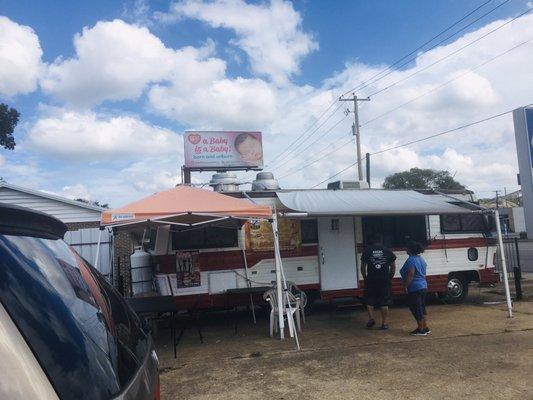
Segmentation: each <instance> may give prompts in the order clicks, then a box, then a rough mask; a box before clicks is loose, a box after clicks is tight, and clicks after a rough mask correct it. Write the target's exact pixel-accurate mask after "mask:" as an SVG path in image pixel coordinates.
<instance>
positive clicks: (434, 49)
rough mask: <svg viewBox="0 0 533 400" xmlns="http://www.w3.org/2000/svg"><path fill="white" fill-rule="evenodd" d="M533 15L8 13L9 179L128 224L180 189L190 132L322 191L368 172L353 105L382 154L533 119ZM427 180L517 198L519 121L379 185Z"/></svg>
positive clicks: (335, 6) (48, 7)
mask: <svg viewBox="0 0 533 400" xmlns="http://www.w3.org/2000/svg"><path fill="white" fill-rule="evenodd" d="M531 7H533V4H532V3H531V2H528V1H525V0H524V1H522V0H492V1H486V0H475V1H474V0H447V1H436V0H435V1H424V0H409V1H402V2H398V1H394V0H381V1H376V2H367V1H362V0H358V1H355V0H354V1H351V0H350V1H348V0H339V1H334V2H333V1H331V2H325V1H304V0H301V1H293V2H291V1H283V0H272V1H266V0H265V1H244V0H215V1H201V0H199V1H195V0H182V1H170V2H169V1H163V0H157V1H152V2H148V1H140V0H137V1H118V0H117V1H108V0H99V1H97V0H95V1H91V2H84V1H83V2H82V1H79V2H76V1H72V2H63V1H59V0H56V1H36V0H19V1H16V2H14V1H6V0H0V13H1V14H2V15H0V102H4V103H7V104H9V105H11V106H13V107H16V108H17V109H18V110H19V111H20V112H21V114H22V117H21V120H20V123H19V125H18V127H17V129H16V132H15V135H16V140H17V147H16V150H15V151H8V150H3V149H2V150H0V176H1V177H3V179H5V180H6V181H8V182H11V183H15V184H19V185H24V186H28V187H32V188H36V189H42V190H46V191H50V192H54V193H58V194H62V195H65V196H69V197H84V198H89V199H92V200H98V201H100V202H108V203H110V204H111V205H112V206H119V205H121V204H123V203H124V202H127V201H130V200H133V199H136V198H139V197H141V196H144V195H147V194H150V193H153V192H154V191H157V190H161V189H165V188H169V187H172V186H173V185H175V184H176V183H178V182H179V180H180V173H179V168H180V166H181V165H182V163H183V140H182V135H183V132H184V131H185V130H187V129H202V130H218V129H227V130H254V131H255V130H258V131H262V132H263V140H264V148H265V161H266V164H268V168H267V169H268V170H271V171H273V172H274V173H275V175H276V176H277V177H278V178H280V184H281V186H282V187H284V188H293V187H298V188H310V187H313V186H315V185H317V184H319V183H321V182H322V181H324V180H326V179H327V178H328V177H329V176H332V175H334V174H335V173H337V172H338V171H341V170H343V169H345V168H346V167H347V166H349V165H350V164H352V163H353V162H354V161H355V152H354V145H353V142H352V141H351V136H350V129H351V128H350V126H351V122H352V118H353V115H351V114H347V113H345V110H346V108H347V107H348V106H349V103H340V102H336V101H335V100H336V99H337V98H338V97H339V95H341V94H342V93H344V92H347V91H350V90H351V89H353V88H358V90H357V94H358V95H359V96H361V97H366V96H369V95H370V97H371V101H370V102H365V103H363V104H361V108H360V119H361V123H362V125H363V127H362V147H363V152H370V153H373V152H378V151H380V150H383V149H387V148H390V147H394V146H396V145H399V144H402V143H405V142H409V141H411V140H416V139H418V138H423V137H425V136H429V135H432V134H436V133H439V132H443V131H446V130H449V129H452V128H455V127H458V126H461V125H464V124H468V123H471V122H474V121H477V120H480V119H483V118H485V117H489V116H492V115H495V114H498V113H501V112H504V111H508V110H511V109H513V108H516V107H519V106H523V105H526V104H530V103H532V102H533V91H532V90H531V88H533V12H531V13H527V14H525V15H523V16H521V17H519V18H517V19H515V20H512V19H513V18H515V17H517V16H518V15H520V14H521V13H524V12H526V11H527V10H528V9H529V8H531ZM469 14H470V15H469ZM465 16H466V17H465ZM452 25H453V26H452ZM450 26H452V27H451V28H450V29H448V30H447V31H446V32H445V33H443V34H442V35H440V36H438V37H437V38H436V39H435V40H433V41H431V42H430V43H427V44H426V45H425V46H423V47H421V48H420V49H418V48H419V47H420V46H421V45H423V44H424V43H426V42H428V41H429V40H430V39H432V38H433V37H434V36H436V35H438V34H439V33H441V32H442V31H444V30H445V29H447V28H449V27H450ZM417 49H418V50H417ZM414 50H417V51H414ZM409 54H411V55H410V56H408V57H406V58H404V59H402V57H404V56H406V55H409ZM399 59H402V60H401V61H400V62H399V63H395V62H396V61H397V60H399ZM415 166H417V167H422V168H435V169H444V170H448V171H450V172H451V173H452V174H453V175H454V176H455V177H456V179H457V180H459V181H460V182H462V183H463V184H465V185H467V186H468V187H469V188H471V189H473V190H475V191H477V192H478V195H480V196H482V197H483V196H485V197H486V196H489V195H490V191H491V190H495V189H500V190H501V189H503V188H504V187H506V188H507V190H508V191H512V190H516V189H517V183H516V173H517V172H518V167H517V161H516V148H515V144H514V133H513V124H512V117H511V115H510V114H506V115H504V116H501V117H499V118H495V119H492V120H490V121H487V122H484V123H482V124H477V125H475V126H472V127H469V128H467V129H463V130H460V131H457V132H454V133H450V134H449V135H444V136H441V137H438V138H435V139H432V140H428V141H425V142H422V143H418V144H415V145H412V146H407V147H402V148H400V149H397V150H393V151H387V152H384V153H382V154H379V155H375V156H373V157H372V175H373V176H372V178H373V185H374V186H378V185H380V184H381V182H382V181H383V178H384V177H385V176H387V175H388V174H390V173H393V172H396V171H402V170H405V169H408V168H411V167H415ZM303 167H305V168H303ZM355 168H356V167H351V168H348V169H346V171H345V172H343V173H342V174H340V175H339V176H337V177H336V178H335V179H339V178H341V179H354V178H355V176H356V175H355V174H356V169H355ZM240 175H241V179H242V180H243V181H250V180H252V179H253V176H254V174H253V173H241V174H240ZM209 178H210V175H209V174H208V173H203V174H194V180H195V181H196V182H205V181H208V180H209ZM324 186H325V183H322V184H321V185H320V186H319V187H324Z"/></svg>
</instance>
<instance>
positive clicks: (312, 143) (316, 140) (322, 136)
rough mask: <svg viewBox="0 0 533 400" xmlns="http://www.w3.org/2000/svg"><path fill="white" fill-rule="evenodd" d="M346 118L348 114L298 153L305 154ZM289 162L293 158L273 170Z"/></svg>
mask: <svg viewBox="0 0 533 400" xmlns="http://www.w3.org/2000/svg"><path fill="white" fill-rule="evenodd" d="M347 117H348V114H346V115H345V116H344V117H342V118H341V119H340V120H338V121H337V122H336V123H335V124H333V125H332V126H331V127H330V128H329V129H328V130H327V131H325V132H324V133H323V134H322V135H321V136H319V137H318V138H316V139H315V140H314V141H313V142H311V143H309V144H308V145H307V146H306V147H305V148H303V149H301V150H300V152H301V153H303V152H305V151H306V150H307V149H308V148H310V147H311V146H312V145H314V144H315V143H317V142H318V141H319V140H320V139H322V138H324V137H325V136H326V135H327V134H328V133H330V132H331V131H332V130H333V129H335V128H336V127H337V126H338V125H339V124H340V123H341V122H343V121H344V120H345V119H346V118H347ZM291 161H294V159H293V158H289V159H288V160H286V161H284V162H282V163H281V164H279V165H278V166H277V167H276V168H275V169H280V168H282V167H283V166H284V165H287V164H289V163H290V162H291Z"/></svg>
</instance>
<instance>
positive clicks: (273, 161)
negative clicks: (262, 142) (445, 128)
mask: <svg viewBox="0 0 533 400" xmlns="http://www.w3.org/2000/svg"><path fill="white" fill-rule="evenodd" d="M491 1H493V0H487V1H485V2H484V3H482V4H481V5H479V6H478V7H476V8H475V9H474V10H472V11H470V12H469V13H468V14H466V15H465V16H463V17H462V18H460V19H459V20H457V21H456V22H454V23H453V24H452V25H450V26H449V27H447V28H446V29H444V30H443V31H441V32H439V33H438V34H437V35H435V36H433V37H432V38H431V39H430V40H428V41H426V42H425V43H424V44H422V45H421V46H419V47H417V48H416V49H414V50H413V51H412V52H410V53H409V54H407V55H405V56H404V57H402V58H400V59H399V60H397V61H396V62H394V63H393V64H392V65H390V66H389V67H388V68H387V69H385V70H383V71H381V72H379V73H378V74H376V75H374V76H372V77H371V78H369V80H371V79H374V78H375V77H376V76H378V75H380V74H382V73H383V72H386V71H388V70H390V69H392V67H394V66H395V65H397V64H398V63H400V62H401V61H403V60H405V59H406V58H407V57H409V56H411V55H413V54H414V53H416V52H417V51H418V50H420V49H422V48H423V47H424V46H426V45H427V44H429V43H431V42H432V41H433V40H435V39H436V38H438V37H439V36H441V35H442V34H444V33H446V32H447V31H449V30H450V29H452V28H453V27H454V26H457V25H458V24H459V23H461V22H462V21H464V20H465V19H466V18H468V17H469V16H471V15H473V14H474V13H476V12H477V11H478V10H480V9H481V8H482V7H484V6H485V5H487V4H488V3H490V2H491ZM507 1H509V0H506V1H504V2H503V3H501V4H500V5H499V6H497V7H495V8H494V9H492V10H490V11H489V12H488V13H485V14H484V15H483V16H482V17H481V18H483V17H484V16H486V15H488V14H489V13H491V12H492V11H494V10H495V9H496V8H498V7H500V6H502V5H503V4H505V3H506V2H507ZM478 20H479V19H478ZM476 21H477V20H476ZM476 21H474V22H472V23H475V22H476ZM472 23H470V24H469V25H467V26H465V27H463V28H462V30H464V29H466V28H467V27H468V26H470V25H471V24H472ZM460 31H461V30H459V31H457V32H455V33H454V35H456V34H457V33H459V32H460ZM448 38H449V37H448ZM445 40H447V39H445ZM387 75H388V74H387ZM383 77H384V76H383ZM383 77H381V78H383ZM381 78H380V79H381ZM366 82H368V80H367V81H363V82H361V83H360V84H359V85H362V84H365V83H366ZM367 86H368V85H367ZM365 87H366V86H365ZM352 90H354V89H352ZM352 90H349V91H348V92H345V93H343V94H342V95H341V96H340V97H342V96H344V95H345V94H347V93H349V92H350V91H352ZM336 102H337V100H335V101H334V102H332V103H331V104H330V105H329V106H328V107H327V108H326V109H325V110H324V111H323V112H322V114H320V116H319V117H318V118H317V119H316V120H315V121H314V122H313V123H312V124H311V125H310V126H309V127H307V129H305V130H304V131H303V132H302V133H301V134H300V135H299V136H298V137H297V138H296V139H295V140H293V141H292V142H291V143H290V144H289V145H288V146H287V147H286V148H285V150H283V151H282V152H281V153H279V154H278V155H277V156H275V157H274V159H272V161H270V163H269V164H268V165H267V167H271V166H273V165H274V163H275V162H276V160H278V159H279V158H280V157H281V156H282V155H284V154H286V153H287V151H288V150H289V149H290V148H291V147H292V146H293V145H294V144H295V143H297V142H298V141H299V140H300V139H301V138H302V137H303V136H304V135H305V134H306V133H307V132H308V131H309V130H311V129H312V128H313V127H314V126H315V125H316V124H317V123H318V122H319V121H320V120H321V119H322V117H324V115H325V114H326V113H327V112H328V111H329V110H330V109H331V108H332V107H333V106H334V105H335V103H336ZM322 126H323V124H322ZM317 129H318V128H317Z"/></svg>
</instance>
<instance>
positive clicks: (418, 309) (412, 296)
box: [407, 289, 427, 322]
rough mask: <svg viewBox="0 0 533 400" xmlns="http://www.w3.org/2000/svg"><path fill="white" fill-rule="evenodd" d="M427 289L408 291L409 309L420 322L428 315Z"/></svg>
mask: <svg viewBox="0 0 533 400" xmlns="http://www.w3.org/2000/svg"><path fill="white" fill-rule="evenodd" d="M426 293H427V290H426V289H421V290H417V291H415V292H411V293H408V295H407V296H408V300H409V309H410V310H411V313H412V314H413V317H415V319H416V322H420V321H421V320H423V319H424V315H426Z"/></svg>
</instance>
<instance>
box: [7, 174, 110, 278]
mask: <svg viewBox="0 0 533 400" xmlns="http://www.w3.org/2000/svg"><path fill="white" fill-rule="evenodd" d="M0 203H9V204H14V205H17V206H21V207H26V208H30V209H32V210H36V211H40V212H43V213H46V214H49V215H52V216H54V217H56V218H57V219H59V220H61V221H63V222H64V223H65V224H66V225H67V227H68V232H67V233H66V234H65V238H64V239H65V241H66V242H67V243H68V244H70V245H71V246H72V247H73V248H74V249H75V250H76V251H77V252H78V253H79V254H80V255H81V256H82V257H83V258H85V259H86V260H87V261H89V262H91V263H94V261H95V257H96V254H97V253H98V260H99V261H98V270H99V271H100V272H102V273H103V274H104V275H106V276H109V274H110V273H111V265H112V259H111V258H112V257H111V251H112V250H111V249H112V235H111V234H110V233H109V232H107V231H105V232H102V233H103V235H102V238H101V239H102V240H101V245H100V251H99V252H97V251H96V248H97V247H98V246H97V242H98V237H99V235H100V232H99V226H100V215H101V214H102V211H103V210H104V208H102V207H97V206H94V205H91V204H86V203H82V202H80V201H76V200H71V199H67V198H65V197H61V196H58V195H55V194H51V193H46V192H42V191H40V190H34V189H29V188H26V187H23V186H18V185H13V184H11V183H7V182H4V181H0Z"/></svg>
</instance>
